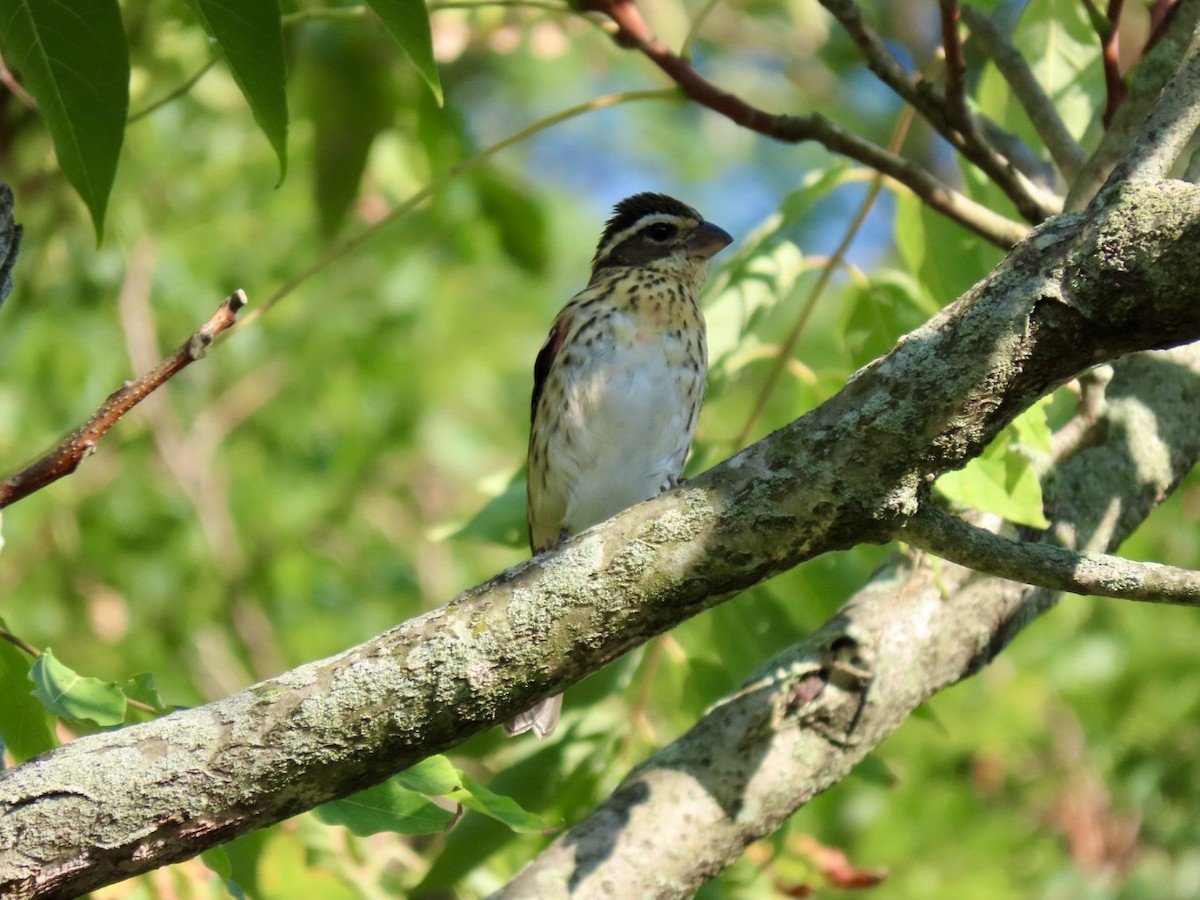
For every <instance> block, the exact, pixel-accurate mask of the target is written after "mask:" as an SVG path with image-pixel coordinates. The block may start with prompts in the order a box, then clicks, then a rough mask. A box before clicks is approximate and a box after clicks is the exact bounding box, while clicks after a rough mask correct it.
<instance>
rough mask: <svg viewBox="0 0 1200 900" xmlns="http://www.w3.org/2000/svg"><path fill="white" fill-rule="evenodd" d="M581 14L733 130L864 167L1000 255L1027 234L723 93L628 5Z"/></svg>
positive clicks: (847, 145) (589, 5) (884, 154)
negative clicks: (611, 30)
mask: <svg viewBox="0 0 1200 900" xmlns="http://www.w3.org/2000/svg"><path fill="white" fill-rule="evenodd" d="M582 8H583V9H584V10H586V11H591V12H598V13H602V14H603V15H606V16H608V17H609V18H610V19H612V21H613V22H614V23H616V25H617V33H616V35H614V39H615V40H616V42H617V43H618V44H619V45H621V46H622V47H628V48H634V49H636V50H638V51H639V52H641V53H642V54H644V55H645V56H646V57H647V58H648V59H650V60H651V61H652V62H653V63H655V65H657V66H658V67H659V68H660V69H662V71H663V72H664V73H666V75H667V76H668V77H669V78H670V79H671V80H672V81H674V82H675V83H676V84H677V85H679V87H680V88H682V89H683V92H684V93H685V94H686V95H687V96H688V97H689V98H690V99H691V100H693V101H694V102H696V103H699V104H700V105H701V106H705V107H707V108H709V109H711V110H713V111H714V112H717V113H720V114H721V115H723V116H725V117H726V118H727V119H729V120H730V121H732V122H734V123H735V124H737V125H741V126H742V127H743V128H748V129H750V130H751V131H755V132H758V133H759V134H762V135H766V136H767V137H770V138H774V139H775V140H777V141H782V142H784V143H791V144H796V143H803V142H804V141H816V142H817V143H819V144H821V145H822V146H823V147H825V148H826V149H827V150H829V151H830V152H832V153H837V154H839V155H841V156H846V157H848V158H850V159H854V160H857V161H858V162H861V163H863V164H864V165H868V166H870V167H871V168H873V169H875V170H876V171H878V172H881V173H883V174H884V175H887V176H888V177H890V178H893V179H895V180H896V181H898V182H900V183H901V184H903V185H905V186H906V187H908V188H909V189H910V190H911V191H912V192H913V193H914V194H916V195H917V196H918V197H920V198H921V199H922V200H924V201H925V202H926V203H927V204H928V205H929V206H930V207H931V208H933V209H935V210H937V211H938V212H940V213H942V214H943V215H945V216H947V217H948V218H950V219H953V220H954V221H956V222H958V223H960V224H962V225H963V226H964V227H966V228H969V229H970V230H971V231H973V232H975V233H976V234H978V235H980V236H981V237H983V238H985V239H986V240H988V241H990V242H992V243H993V244H995V245H996V246H998V247H1001V248H1003V249H1005V250H1007V249H1008V248H1010V247H1012V246H1013V245H1014V244H1015V243H1016V242H1017V241H1019V240H1021V238H1023V237H1024V236H1025V235H1026V234H1027V233H1028V229H1027V228H1026V227H1025V226H1024V225H1022V224H1020V223H1019V222H1014V221H1012V220H1011V219H1007V218H1005V217H1004V216H1001V215H999V214H997V213H995V212H993V211H992V210H990V209H988V208H987V207H986V206H983V205H982V204H979V203H976V202H975V201H974V200H971V199H970V198H968V197H966V196H965V195H963V194H961V193H959V192H958V191H956V190H954V189H953V188H951V187H949V186H948V185H946V184H944V183H943V182H941V181H939V180H938V179H937V178H935V177H934V176H933V175H932V174H930V173H929V172H928V171H927V170H925V169H923V168H922V167H921V166H918V165H917V164H916V163H913V162H911V161H909V160H906V159H904V158H903V157H902V156H899V155H897V154H895V153H892V152H890V151H888V150H885V149H884V148H883V147H880V146H879V145H877V144H874V143H872V142H870V141H868V140H866V139H865V138H862V137H859V136H858V135H854V134H851V133H849V132H847V131H846V130H845V129H843V128H841V127H839V126H838V125H835V124H834V123H832V122H830V121H829V120H828V119H826V118H824V117H823V116H819V115H808V116H785V115H775V114H772V113H768V112H765V111H763V110H761V109H758V108H757V107H754V106H751V105H750V104H749V103H747V102H745V101H744V100H742V99H741V98H739V97H735V96H734V95H733V94H729V93H726V92H725V91H723V90H721V89H720V88H718V87H716V86H715V85H714V84H712V82H710V81H708V80H707V79H705V78H704V77H703V76H702V75H700V73H699V72H697V71H696V69H695V68H694V67H693V66H692V64H691V63H690V62H688V61H687V60H685V59H683V58H682V57H680V56H679V55H678V54H676V53H673V52H672V51H671V50H670V49H669V48H668V47H667V46H666V44H664V43H663V42H662V41H661V40H659V38H658V36H657V35H655V34H654V32H653V31H651V30H650V27H649V26H648V25H647V24H646V23H645V21H644V20H643V19H642V16H641V13H640V12H639V11H638V8H637V6H636V5H635V4H634V3H633V2H632V0H583V5H582Z"/></svg>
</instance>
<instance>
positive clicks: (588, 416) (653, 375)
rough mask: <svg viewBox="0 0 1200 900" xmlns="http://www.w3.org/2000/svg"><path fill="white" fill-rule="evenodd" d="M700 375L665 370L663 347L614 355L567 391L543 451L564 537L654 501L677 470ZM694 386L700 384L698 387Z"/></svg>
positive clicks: (626, 350)
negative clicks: (561, 501)
mask: <svg viewBox="0 0 1200 900" xmlns="http://www.w3.org/2000/svg"><path fill="white" fill-rule="evenodd" d="M703 378H704V373H703V372H702V371H701V372H699V373H695V372H692V371H688V370H686V369H683V368H680V367H671V366H668V364H667V362H666V359H665V356H664V345H663V343H662V342H661V341H655V342H646V343H640V342H638V343H635V344H634V345H633V346H632V347H628V348H621V349H618V348H612V350H611V352H610V353H609V354H606V358H603V359H601V360H600V361H599V364H598V365H596V366H593V367H591V368H589V369H587V370H585V371H582V372H579V373H578V374H577V377H576V378H575V379H573V380H572V381H571V382H570V383H569V385H568V390H567V396H568V404H567V417H568V419H567V422H566V427H565V428H564V429H562V430H561V431H560V432H559V433H558V434H556V435H555V437H554V439H552V440H551V442H550V444H549V446H548V447H547V456H548V458H549V460H551V465H550V468H551V470H552V471H551V473H550V477H551V479H552V480H553V481H556V482H558V483H557V484H555V485H550V489H551V490H552V491H554V490H556V489H557V490H562V491H563V493H562V494H560V495H559V496H564V497H565V499H566V504H565V511H564V514H563V521H562V527H563V528H564V529H565V530H566V531H567V532H568V533H570V534H574V533H576V532H579V531H582V530H583V529H585V528H589V527H590V526H592V525H595V524H596V523H597V522H602V521H604V520H605V519H608V518H610V517H612V516H614V515H616V514H617V513H618V512H621V511H622V510H624V509H627V508H628V507H630V506H633V505H634V504H635V503H640V502H641V501H643V500H646V499H649V498H650V497H653V496H655V495H656V494H658V493H660V492H661V491H662V490H663V488H664V487H667V486H668V485H669V484H670V483H671V482H672V481H673V480H675V479H676V478H678V476H679V474H680V472H681V471H682V470H683V463H684V459H685V458H686V456H687V452H688V448H689V447H690V446H691V442H692V434H693V432H694V430H695V414H694V412H693V405H695V406H698V405H699V402H700V395H701V392H702V391H703ZM697 381H698V382H699V383H698V384H697Z"/></svg>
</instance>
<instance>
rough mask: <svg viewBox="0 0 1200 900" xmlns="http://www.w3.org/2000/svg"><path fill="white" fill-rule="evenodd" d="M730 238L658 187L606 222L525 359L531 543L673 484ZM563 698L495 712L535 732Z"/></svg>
mask: <svg viewBox="0 0 1200 900" xmlns="http://www.w3.org/2000/svg"><path fill="white" fill-rule="evenodd" d="M732 240H733V239H732V238H731V237H730V236H729V235H728V234H726V233H725V232H724V231H723V230H722V229H720V228H718V227H717V226H716V225H713V224H712V223H710V222H706V221H704V219H703V217H702V216H701V215H700V213H698V212H696V210H694V209H692V208H691V207H690V206H687V205H686V204H684V203H680V202H679V201H678V200H675V199H673V198H671V197H667V196H665V195H664V194H650V193H646V194H636V195H635V196H633V197H629V198H627V199H625V200H622V201H621V202H620V203H618V204H617V207H616V209H615V210H614V213H613V217H612V218H611V219H609V220H608V223H607V224H606V225H605V228H604V234H603V235H602V236H601V237H600V245H599V246H598V247H597V248H596V256H595V258H594V259H593V260H592V278H591V281H589V282H588V286H587V287H586V288H585V289H584V290H583V291H581V292H580V293H578V294H576V295H575V296H574V297H573V298H571V301H570V302H569V303H568V304H567V305H566V306H564V307H563V309H562V311H561V312H559V314H558V316H557V317H556V318H555V320H554V325H553V327H552V328H551V329H550V335H549V337H547V338H546V343H545V344H543V345H542V349H541V352H539V353H538V356H537V362H536V363H534V367H533V403H532V416H533V422H532V428H531V430H530V435H529V506H528V519H529V543H530V546H531V547H532V549H533V552H534V553H540V552H541V551H543V550H546V549H549V548H550V547H553V546H554V545H555V544H557V543H558V542H559V541H560V540H562V539H563V538H564V537H566V536H568V535H572V534H575V533H577V532H579V531H582V530H583V529H585V528H588V527H590V526H592V525H595V524H597V523H598V522H603V521H604V520H605V519H608V518H611V517H612V516H615V515H616V514H617V513H619V512H621V511H622V510H624V509H627V508H628V507H630V506H633V505H634V504H635V503H640V502H642V501H643V500H647V499H649V498H650V497H653V496H655V495H656V494H658V493H660V492H661V491H664V490H666V489H667V488H670V487H673V486H674V485H675V484H677V483H678V480H679V475H680V473H681V472H682V471H683V463H684V459H685V458H686V457H687V453H688V449H689V448H690V447H691V444H692V435H693V434H694V433H695V430H696V418H697V416H698V415H699V413H700V401H701V399H702V397H703V394H704V378H705V373H706V370H707V366H708V351H707V348H706V346H705V340H704V317H703V316H702V315H701V313H700V307H699V304H698V303H697V297H698V295H699V293H700V286H701V285H702V284H703V283H704V277H705V274H706V273H707V270H708V260H709V259H710V258H711V257H712V256H713V255H714V254H716V253H717V252H718V251H719V250H721V249H722V248H723V247H725V246H726V245H727V244H729V243H730V241H732ZM561 709H562V696H561V695H559V696H557V697H551V698H549V699H547V700H543V701H542V702H541V703H539V704H538V705H537V706H535V707H534V708H533V709H531V710H528V711H527V712H524V713H522V714H521V715H519V716H517V717H516V718H514V719H512V720H511V721H509V722H507V723H505V726H504V730H505V731H506V732H508V734H509V735H517V734H522V733H524V732H526V731H529V730H531V729H532V730H533V731H534V732H535V733H536V734H537V736H538V737H545V736H546V735H548V734H550V732H551V731H553V730H554V726H555V725H557V724H558V717H559V713H560V711H561Z"/></svg>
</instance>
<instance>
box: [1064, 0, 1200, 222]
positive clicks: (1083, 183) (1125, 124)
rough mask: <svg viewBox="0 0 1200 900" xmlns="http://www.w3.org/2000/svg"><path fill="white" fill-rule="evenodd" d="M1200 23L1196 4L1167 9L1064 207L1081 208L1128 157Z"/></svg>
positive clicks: (1073, 183) (1199, 9) (1075, 209)
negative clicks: (1154, 36)
mask: <svg viewBox="0 0 1200 900" xmlns="http://www.w3.org/2000/svg"><path fill="white" fill-rule="evenodd" d="M1198 27H1200V4H1197V3H1181V4H1176V5H1175V6H1173V7H1171V10H1170V12H1169V14H1168V15H1167V16H1166V17H1165V18H1164V19H1163V20H1162V26H1161V28H1162V30H1161V31H1159V32H1157V33H1158V34H1159V37H1158V39H1157V40H1156V41H1154V42H1153V47H1152V49H1151V50H1149V51H1148V52H1147V53H1146V55H1145V56H1143V57H1142V60H1141V62H1140V63H1138V67H1137V68H1136V69H1135V70H1134V72H1133V77H1132V79H1131V80H1130V82H1129V91H1128V93H1127V94H1126V97H1125V101H1124V102H1123V103H1122V104H1121V105H1120V107H1119V108H1118V109H1117V113H1116V115H1115V116H1114V117H1113V120H1112V123H1111V124H1110V125H1109V127H1108V130H1107V131H1105V133H1104V137H1103V138H1102V139H1101V141H1100V146H1099V147H1097V148H1096V150H1095V152H1093V153H1092V155H1091V156H1090V157H1088V160H1087V162H1086V164H1085V165H1084V167H1083V169H1082V170H1081V171H1080V173H1079V175H1078V177H1076V179H1075V180H1074V181H1073V182H1072V183H1071V187H1070V191H1069V193H1068V194H1067V200H1066V204H1065V206H1064V208H1065V209H1066V210H1068V211H1077V210H1080V209H1083V207H1085V206H1086V205H1087V204H1088V203H1089V202H1090V201H1091V199H1092V197H1094V196H1095V195H1096V192H1097V191H1099V190H1100V188H1101V186H1103V184H1104V183H1105V181H1106V180H1107V179H1108V177H1109V175H1110V174H1111V173H1112V172H1113V170H1114V169H1115V168H1116V166H1117V164H1118V163H1119V162H1120V161H1121V160H1123V159H1126V158H1127V153H1128V150H1129V147H1130V142H1131V141H1132V140H1133V139H1134V138H1135V136H1136V135H1138V134H1139V132H1141V131H1142V129H1143V125H1144V123H1145V122H1146V120H1147V117H1148V116H1149V115H1150V111H1151V110H1152V109H1153V108H1154V106H1155V104H1156V103H1157V102H1158V99H1159V97H1160V95H1161V94H1162V91H1163V88H1164V86H1165V85H1166V84H1167V82H1168V81H1169V80H1170V79H1171V78H1172V77H1173V76H1174V75H1175V73H1176V72H1177V71H1178V69H1179V68H1180V66H1181V64H1182V61H1183V59H1184V58H1185V55H1186V53H1187V52H1188V50H1189V47H1191V45H1192V43H1193V41H1194V38H1195V33H1196V29H1197V28H1198ZM1193 100H1194V97H1193Z"/></svg>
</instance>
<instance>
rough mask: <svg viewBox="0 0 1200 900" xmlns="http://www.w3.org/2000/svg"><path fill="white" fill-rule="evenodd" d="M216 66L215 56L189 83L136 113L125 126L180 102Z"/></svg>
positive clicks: (198, 70)
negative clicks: (175, 101)
mask: <svg viewBox="0 0 1200 900" xmlns="http://www.w3.org/2000/svg"><path fill="white" fill-rule="evenodd" d="M216 64H217V57H215V56H214V57H213V58H212V59H210V60H209V61H208V62H206V63H205V64H204V65H202V66H201V67H200V68H199V69H197V70H196V72H195V73H193V74H192V75H191V76H190V77H189V78H188V79H187V81H185V82H184V83H183V84H181V85H179V87H177V88H175V89H174V90H173V91H171V92H170V93H168V94H166V95H165V96H163V97H160V98H159V99H158V100H155V101H154V102H153V103H151V104H149V105H148V106H145V107H143V108H142V109H139V110H138V111H137V112H135V113H134V114H133V115H131V116H130V117H129V118H128V119H126V120H125V124H126V125H132V124H133V123H134V122H136V121H137V120H138V119H144V118H146V116H148V115H150V114H151V113H152V112H155V111H157V110H159V109H161V108H162V107H164V106H166V105H167V104H168V103H171V102H172V101H174V100H178V99H179V98H180V97H182V96H183V95H184V94H186V93H188V92H189V91H190V90H191V89H192V88H194V87H195V86H196V84H197V83H198V82H199V81H200V79H201V78H203V77H204V76H205V75H207V74H208V70H209V69H211V68H212V67H213V66H215V65H216Z"/></svg>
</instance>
